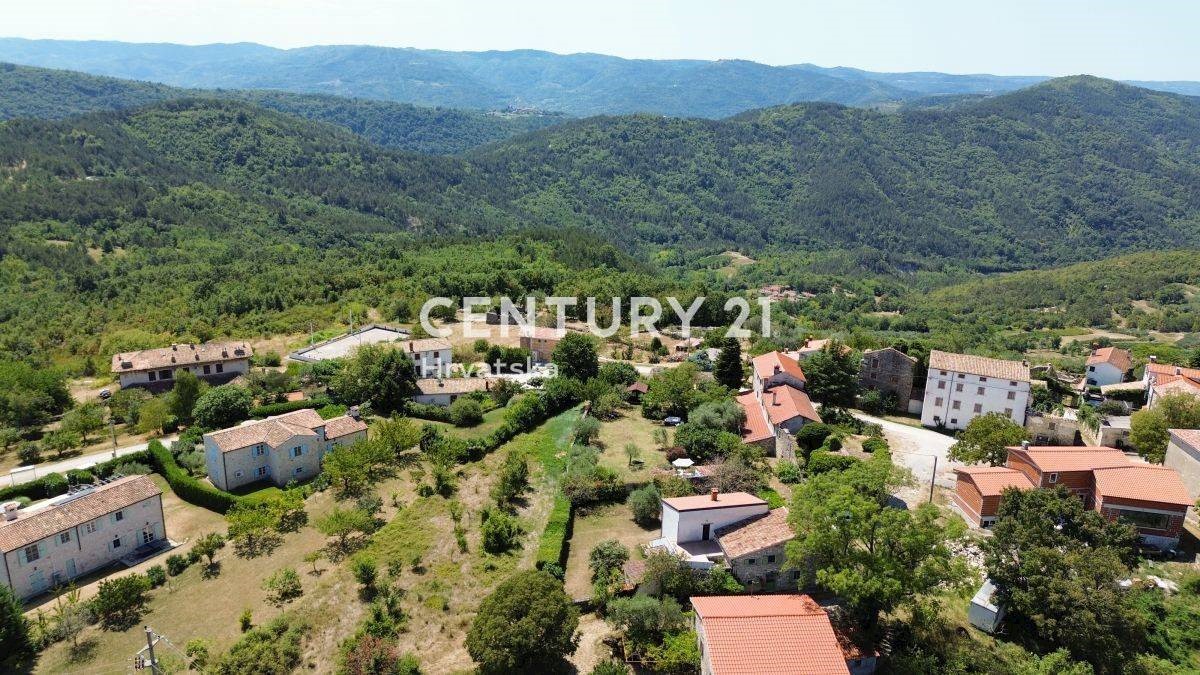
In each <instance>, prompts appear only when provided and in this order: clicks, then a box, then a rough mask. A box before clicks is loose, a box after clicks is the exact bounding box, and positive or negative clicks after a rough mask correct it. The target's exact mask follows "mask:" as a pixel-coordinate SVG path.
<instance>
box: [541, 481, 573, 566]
mask: <svg viewBox="0 0 1200 675" xmlns="http://www.w3.org/2000/svg"><path fill="white" fill-rule="evenodd" d="M574 527H575V507H573V506H572V505H571V502H570V500H568V499H567V498H566V497H565V496H563V494H562V493H561V492H560V493H559V494H558V495H557V496H556V497H555V498H554V508H553V509H552V510H551V511H550V519H549V520H548V521H546V529H545V530H543V531H542V538H541V539H540V540H539V541H538V552H537V568H538V569H541V568H542V567H543V566H545V565H547V564H548V563H555V564H557V565H559V566H560V567H562V568H563V569H566V566H567V553H568V551H569V548H568V543H569V542H570V540H571V534H572V530H573V529H574Z"/></svg>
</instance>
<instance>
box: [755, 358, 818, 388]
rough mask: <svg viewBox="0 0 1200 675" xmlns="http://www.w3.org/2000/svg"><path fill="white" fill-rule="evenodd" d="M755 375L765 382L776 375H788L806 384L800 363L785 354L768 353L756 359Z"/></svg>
mask: <svg viewBox="0 0 1200 675" xmlns="http://www.w3.org/2000/svg"><path fill="white" fill-rule="evenodd" d="M752 363H753V364H754V373H755V375H757V376H758V379H760V380H765V379H767V378H769V377H771V376H772V375H774V374H776V373H787V374H788V375H791V376H792V377H795V378H797V379H798V380H800V381H801V382H804V381H805V379H804V371H803V370H802V369H801V368H800V363H799V362H798V361H796V359H793V358H792V357H790V356H788V355H787V354H784V353H783V352H777V351H776V352H767V353H766V354H760V355H759V356H756V357H754V360H753V361H752Z"/></svg>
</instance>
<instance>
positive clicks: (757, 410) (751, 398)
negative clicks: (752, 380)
mask: <svg viewBox="0 0 1200 675" xmlns="http://www.w3.org/2000/svg"><path fill="white" fill-rule="evenodd" d="M737 402H738V405H740V406H742V410H744V411H746V426H745V427H744V428H743V429H742V442H743V443H754V442H755V441H765V440H766V439H768V438H773V437H774V436H775V434H773V433H771V425H770V424H769V423H768V422H767V414H766V412H764V411H763V409H762V406H760V405H759V404H758V396H756V395H755V393H754V392H752V391H750V392H746V393H745V394H741V395H739V396H738V397H737Z"/></svg>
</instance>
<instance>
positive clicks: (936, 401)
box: [933, 396, 942, 405]
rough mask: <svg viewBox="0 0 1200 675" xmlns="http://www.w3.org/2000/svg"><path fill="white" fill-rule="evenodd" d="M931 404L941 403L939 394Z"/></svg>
mask: <svg viewBox="0 0 1200 675" xmlns="http://www.w3.org/2000/svg"><path fill="white" fill-rule="evenodd" d="M933 404H934V405H941V404H942V397H941V396H939V397H937V399H936V400H934V402H933Z"/></svg>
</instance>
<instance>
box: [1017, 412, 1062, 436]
mask: <svg viewBox="0 0 1200 675" xmlns="http://www.w3.org/2000/svg"><path fill="white" fill-rule="evenodd" d="M1005 410H1010V408H1005ZM1047 426H1049V427H1050V431H1054V430H1055V429H1057V428H1058V424H1056V423H1054V422H1051V423H1050V424H1049V425H1047Z"/></svg>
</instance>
